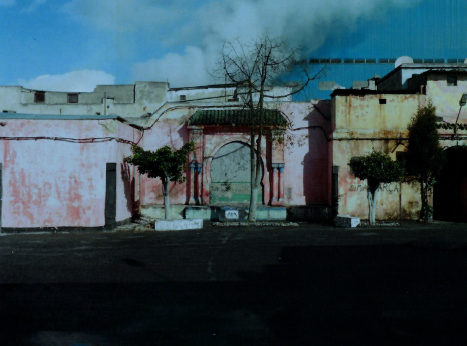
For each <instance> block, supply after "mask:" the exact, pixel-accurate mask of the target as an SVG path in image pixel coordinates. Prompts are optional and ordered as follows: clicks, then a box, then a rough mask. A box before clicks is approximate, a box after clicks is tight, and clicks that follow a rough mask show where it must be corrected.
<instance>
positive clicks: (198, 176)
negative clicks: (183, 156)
mask: <svg viewBox="0 0 467 346" xmlns="http://www.w3.org/2000/svg"><path fill="white" fill-rule="evenodd" d="M195 165H196V204H198V205H201V204H203V200H202V198H201V177H202V174H201V172H202V168H203V164H202V163H200V162H197V163H196V164H195Z"/></svg>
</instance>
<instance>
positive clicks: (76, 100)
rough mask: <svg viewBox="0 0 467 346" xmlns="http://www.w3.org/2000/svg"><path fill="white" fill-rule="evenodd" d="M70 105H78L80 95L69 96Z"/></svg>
mask: <svg viewBox="0 0 467 346" xmlns="http://www.w3.org/2000/svg"><path fill="white" fill-rule="evenodd" d="M67 102H68V103H78V94H76V93H75V94H68V99H67Z"/></svg>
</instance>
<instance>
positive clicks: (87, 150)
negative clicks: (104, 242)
mask: <svg viewBox="0 0 467 346" xmlns="http://www.w3.org/2000/svg"><path fill="white" fill-rule="evenodd" d="M4 122H5V123H6V125H5V126H3V127H1V128H0V136H1V137H13V136H21V137H39V136H47V137H66V138H96V137H117V136H118V135H123V136H125V137H126V138H124V139H127V140H133V139H134V138H135V136H137V134H136V132H137V130H135V129H132V128H129V129H130V130H122V131H123V132H125V133H120V134H119V133H118V129H119V128H120V127H128V126H127V125H124V124H121V123H118V122H117V121H114V120H100V121H97V120H16V119H14V120H13V119H6V120H4ZM129 149H130V146H129V145H128V144H121V143H120V144H119V143H117V142H116V141H107V142H102V143H70V142H66V141H62V140H55V141H54V140H47V139H37V140H24V139H23V140H5V139H4V140H1V141H0V150H1V152H2V153H3V157H2V163H3V177H2V178H3V204H2V227H12V228H29V227H96V226H103V225H104V223H105V218H104V207H105V174H106V163H107V162H116V163H117V168H118V169H119V167H118V166H119V164H120V163H122V161H123V156H124V155H125V154H129ZM118 173H120V172H118ZM131 174H132V173H131V170H130V177H127V176H125V175H122V174H118V175H117V221H121V220H124V219H126V218H129V217H131V208H128V207H127V206H128V205H129V203H128V200H127V198H128V193H127V192H126V190H125V189H126V187H125V186H126V185H128V184H127V183H126V182H124V180H126V179H128V178H130V179H131Z"/></svg>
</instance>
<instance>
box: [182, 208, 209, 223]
mask: <svg viewBox="0 0 467 346" xmlns="http://www.w3.org/2000/svg"><path fill="white" fill-rule="evenodd" d="M211 214H212V209H211V207H209V206H201V205H195V206H191V205H190V206H187V207H186V208H185V219H203V220H211Z"/></svg>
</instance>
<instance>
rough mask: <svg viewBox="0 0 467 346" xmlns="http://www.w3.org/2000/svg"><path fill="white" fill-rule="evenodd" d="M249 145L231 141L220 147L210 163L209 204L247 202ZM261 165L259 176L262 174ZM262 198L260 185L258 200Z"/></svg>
mask: <svg viewBox="0 0 467 346" xmlns="http://www.w3.org/2000/svg"><path fill="white" fill-rule="evenodd" d="M250 168H251V165H250V147H249V146H248V145H247V144H245V143H241V142H232V143H229V144H226V145H224V146H223V147H222V148H220V149H219V150H218V151H217V153H216V155H215V156H214V158H213V159H212V163H211V185H210V188H209V196H210V198H209V199H210V203H211V204H247V203H249V201H250V197H251V191H250V186H251V172H250ZM263 172H264V170H263V168H262V167H261V176H263ZM262 199H263V186H262V185H261V186H260V192H259V193H258V201H259V202H261V201H262Z"/></svg>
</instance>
